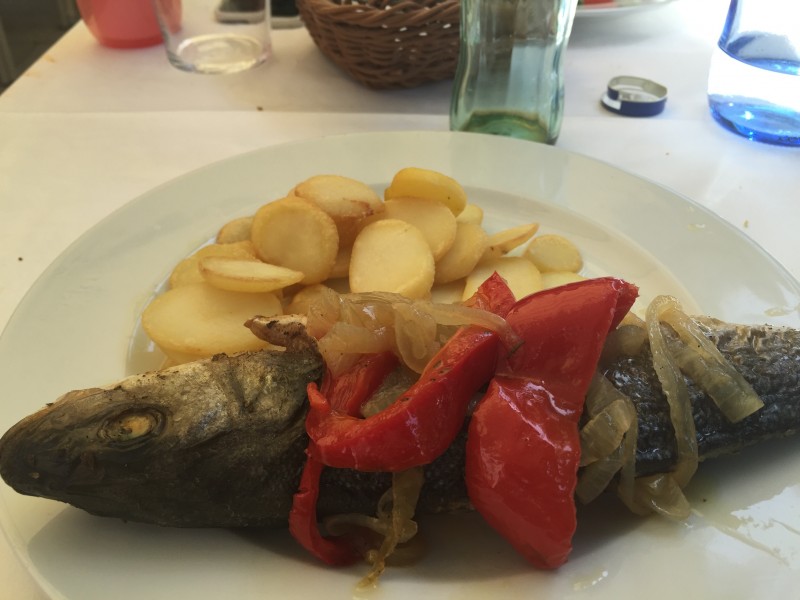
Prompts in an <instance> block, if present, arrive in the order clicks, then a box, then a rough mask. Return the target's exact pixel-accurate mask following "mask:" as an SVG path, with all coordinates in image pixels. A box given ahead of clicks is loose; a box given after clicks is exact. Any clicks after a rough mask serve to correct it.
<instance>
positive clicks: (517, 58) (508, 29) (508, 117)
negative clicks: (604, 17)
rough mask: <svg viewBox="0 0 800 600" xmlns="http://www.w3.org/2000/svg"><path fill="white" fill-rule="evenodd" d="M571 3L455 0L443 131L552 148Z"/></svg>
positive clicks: (560, 108) (558, 125)
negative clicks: (453, 60)
mask: <svg viewBox="0 0 800 600" xmlns="http://www.w3.org/2000/svg"><path fill="white" fill-rule="evenodd" d="M576 5H577V0H462V2H461V42H460V44H461V45H460V53H459V59H458V67H457V69H456V75H455V80H454V82H453V95H452V100H451V104H450V129H452V130H460V131H474V132H481V133H492V134H497V135H506V136H511V137H516V138H522V139H526V140H532V141H535V142H545V143H548V144H554V143H555V142H556V139H557V138H558V134H559V131H560V130H561V120H562V116H563V112H564V68H563V63H564V52H565V50H566V46H567V41H568V40H569V35H570V31H571V29H572V21H573V18H574V16H575V7H576Z"/></svg>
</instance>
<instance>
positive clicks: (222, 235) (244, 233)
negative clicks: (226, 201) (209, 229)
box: [216, 216, 253, 244]
mask: <svg viewBox="0 0 800 600" xmlns="http://www.w3.org/2000/svg"><path fill="white" fill-rule="evenodd" d="M252 226H253V217H252V216H250V217H239V218H238V219H234V220H233V221H228V222H227V223H225V225H223V226H222V227H221V228H220V230H219V232H218V233H217V240H216V241H217V243H218V244H232V243H234V242H244V241H245V240H248V241H249V240H250V228H251V227H252Z"/></svg>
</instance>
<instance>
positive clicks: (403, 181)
mask: <svg viewBox="0 0 800 600" xmlns="http://www.w3.org/2000/svg"><path fill="white" fill-rule="evenodd" d="M404 197H413V198H424V199H426V200H436V201H437V202H441V203H442V204H444V205H445V206H446V207H447V208H449V209H450V210H451V211H452V213H453V214H454V215H456V216H458V215H459V214H460V213H461V211H462V210H464V207H465V206H466V205H467V194H466V192H465V191H464V188H463V187H461V184H460V183H458V182H457V181H456V180H455V179H453V178H452V177H448V176H447V175H444V174H442V173H439V172H438V171H431V170H430V169H419V168H417V167H408V168H406V169H401V170H400V171H398V172H397V173H395V176H394V178H393V179H392V183H391V184H389V187H388V188H386V190H385V191H384V193H383V198H384V200H391V199H392V198H404Z"/></svg>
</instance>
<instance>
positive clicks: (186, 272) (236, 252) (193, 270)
mask: <svg viewBox="0 0 800 600" xmlns="http://www.w3.org/2000/svg"><path fill="white" fill-rule="evenodd" d="M209 256H227V257H229V258H240V259H243V260H248V259H249V260H255V258H256V249H255V247H254V246H253V243H252V242H251V241H250V240H245V241H243V242H233V243H230V244H209V245H208V246H203V247H202V248H200V249H199V250H198V251H197V252H195V253H194V254H192V255H191V256H189V257H187V258H184V259H183V260H182V261H180V262H179V263H178V264H177V265H175V268H174V269H172V274H171V275H170V276H169V286H170V287H173V288H175V287H178V286H181V285H185V284H187V283H202V282H203V281H205V280H204V279H203V274H202V273H201V272H200V261H201V260H203V259H204V258H207V257H209Z"/></svg>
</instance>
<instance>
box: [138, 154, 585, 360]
mask: <svg viewBox="0 0 800 600" xmlns="http://www.w3.org/2000/svg"><path fill="white" fill-rule="evenodd" d="M384 196H385V200H384V199H382V198H381V196H380V195H379V194H378V193H377V192H376V191H374V190H373V189H372V188H371V187H370V186H368V185H367V184H365V183H363V182H361V181H358V180H355V179H352V178H349V177H344V176H340V175H314V176H312V177H309V178H307V179H305V180H304V181H301V182H300V183H298V184H296V185H295V186H293V187H292V188H291V189H290V190H288V191H287V193H286V195H285V196H281V197H280V198H278V199H276V200H274V201H271V202H267V203H266V204H264V205H263V206H261V207H260V208H259V209H258V210H257V211H255V214H254V215H251V216H245V217H238V218H235V219H232V220H231V221H230V222H228V223H226V224H224V225H223V226H222V227H221V228H220V230H219V232H218V233H217V236H216V238H215V240H214V242H213V243H210V244H208V245H206V246H203V247H201V248H200V249H199V250H197V251H196V252H194V253H193V254H191V255H190V256H188V257H186V258H185V259H183V260H181V261H180V262H179V263H178V264H177V265H176V266H175V267H174V269H173V271H172V274H171V275H170V277H169V287H170V288H176V287H178V286H181V285H185V284H195V285H201V284H202V285H205V286H207V287H211V288H214V289H215V290H224V291H226V292H228V293H229V294H228V296H227V297H228V299H229V301H230V302H233V301H234V300H235V301H236V303H238V304H240V305H248V303H250V302H251V301H252V300H253V299H252V298H249V299H248V298H245V297H242V298H238V299H237V298H236V294H243V295H247V294H252V293H266V292H271V293H274V294H275V295H276V296H277V297H278V298H279V299H280V300H281V304H282V309H283V312H287V313H288V312H291V311H290V310H289V307H290V306H292V305H293V304H295V302H294V296H296V295H302V294H303V290H304V289H305V288H307V287H310V286H317V285H319V284H324V285H325V286H327V287H330V288H332V289H334V290H337V291H356V292H368V291H382V292H391V293H400V294H404V295H406V296H409V297H412V298H436V300H437V301H438V302H445V301H446V302H461V301H463V300H464V299H466V298H468V297H469V296H471V295H472V293H473V292H474V291H475V289H477V287H478V285H480V283H481V282H482V281H483V280H484V279H486V277H488V276H489V275H490V274H491V273H492V272H493V271H494V270H495V269H497V270H499V271H500V272H501V274H502V275H503V276H504V277H506V278H507V279H508V281H509V283H511V285H512V288H513V289H514V292H515V293H516V294H517V295H518V296H523V295H527V294H529V293H533V292H536V291H539V290H541V289H543V288H544V287H545V284H546V283H547V282H549V281H552V282H554V284H555V283H558V282H560V281H563V280H564V278H563V277H562V278H556V277H549V278H547V279H545V278H543V277H542V276H541V275H540V270H539V268H538V267H537V266H536V264H535V263H534V262H533V260H532V259H531V257H529V255H528V253H527V252H526V251H525V244H527V243H529V242H530V244H533V243H534V242H535V241H536V240H537V239H538V238H537V237H535V236H536V234H537V233H538V231H539V229H540V224H539V223H537V222H532V223H523V224H521V225H516V226H514V227H510V228H508V229H504V230H501V231H495V232H492V233H491V234H490V233H488V232H487V231H486V230H485V229H484V227H483V225H482V221H483V210H482V209H481V208H480V207H479V206H478V205H476V204H470V203H468V202H467V193H466V191H465V190H464V188H463V187H462V186H461V185H460V184H459V183H458V182H457V181H456V180H454V179H453V178H451V177H448V176H446V175H444V174H442V173H438V172H436V171H432V170H430V169H421V168H417V167H410V168H406V169H401V170H400V171H398V172H397V173H396V174H395V176H394V177H393V179H392V182H391V184H390V185H389V186H388V187H387V188H386V190H384ZM543 237H544V238H545V239H548V238H550V237H554V238H556V239H557V240H558V239H562V240H563V238H561V237H560V236H558V235H555V234H552V233H550V234H544V236H543ZM550 245H553V244H550ZM562 245H564V246H566V247H567V248H568V249H569V251H570V255H569V257H570V260H571V262H570V263H569V265H567V266H569V267H570V268H573V270H574V272H577V271H578V270H579V268H580V267H577V268H575V267H574V262H575V260H574V254H575V253H578V261H579V264H582V260H581V259H580V253H579V251H578V250H577V247H576V246H575V245H574V244H572V243H571V242H569V241H567V240H563V244H562ZM550 254H556V255H558V251H557V250H556V251H551V252H550ZM561 254H564V251H563V250H562V251H561ZM520 257H522V258H520ZM551 262H552V261H551ZM564 262H565V261H564V260H562V263H564ZM579 278H580V277H577V276H571V279H579ZM213 293H214V291H213V290H211V291H208V292H207V295H211V294H213ZM194 294H195V295H199V294H200V292H194ZM182 306H183V308H185V309H186V310H187V316H189V315H191V314H192V313H191V308H192V305H191V303H187V302H183V304H182ZM151 310H154V308H151V307H148V308H147V309H146V310H145V313H148V312H149V311H151ZM270 311H272V308H270ZM198 316H199V315H198ZM146 321H147V322H148V323H149V328H148V329H147V333H148V335H149V336H150V337H151V338H152V339H153V341H155V342H156V344H157V345H159V346H160V341H161V340H164V339H168V340H173V343H172V344H171V345H169V346H165V347H164V348H162V350H164V353H165V354H166V355H167V356H168V358H169V360H170V362H171V363H176V362H177V361H180V360H194V359H195V358H199V357H200V356H211V355H213V354H214V353H215V352H235V351H244V350H248V349H252V341H251V340H244V339H243V338H242V332H241V331H236V332H234V333H233V334H230V335H227V336H226V339H225V340H224V343H223V342H222V340H220V341H221V344H220V345H219V346H218V347H215V345H214V344H213V342H211V341H208V340H207V342H208V343H204V344H203V345H202V348H203V351H204V354H202V355H199V354H197V353H196V352H197V349H196V348H193V349H192V350H191V351H188V352H187V351H184V350H182V349H177V348H175V343H174V340H175V339H178V338H183V339H184V340H191V339H194V338H195V337H196V334H195V333H194V332H193V331H192V330H191V320H190V319H180V320H178V321H176V322H175V323H172V324H171V327H170V330H169V331H167V332H160V331H158V328H159V327H160V326H161V324H162V323H164V321H163V320H160V319H151V318H147V319H146ZM238 325H239V324H238V323H237V324H236V325H235V327H236V329H237V330H238V329H240V328H239V327H238ZM180 327H186V328H187V329H185V330H181V331H178V329H179V328H180ZM220 333H222V332H220ZM236 339H238V340H242V341H244V342H245V343H244V344H243V345H242V346H241V347H239V348H236V347H233V346H231V343H232V341H233V340H236ZM183 345H188V342H186V343H184V344H183Z"/></svg>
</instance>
